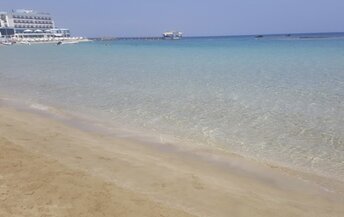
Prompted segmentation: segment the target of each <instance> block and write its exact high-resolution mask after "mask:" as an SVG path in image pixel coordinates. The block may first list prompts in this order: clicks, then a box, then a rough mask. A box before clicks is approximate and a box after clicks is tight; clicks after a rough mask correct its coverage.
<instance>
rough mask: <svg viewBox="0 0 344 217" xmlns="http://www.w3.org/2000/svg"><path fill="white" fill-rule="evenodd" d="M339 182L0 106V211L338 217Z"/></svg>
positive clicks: (343, 200) (341, 209)
mask: <svg viewBox="0 0 344 217" xmlns="http://www.w3.org/2000/svg"><path fill="white" fill-rule="evenodd" d="M309 180H312V181H309ZM313 181H314V182H313ZM343 186H344V185H343V183H341V182H340V181H333V180H327V179H325V178H320V177H313V176H312V175H307V174H301V173H298V172H295V171H294V172H293V171H288V170H286V169H281V168H278V167H273V166H269V165H264V164H259V163H256V162H253V161H252V162H251V161H249V160H246V159H242V158H241V157H239V156H235V155H230V154H227V153H221V152H220V151H215V150H213V151H212V150H205V149H201V148H200V149H192V150H189V151H188V150H181V149H179V148H178V147H177V146H176V147H174V146H173V145H170V144H143V143H139V142H136V141H134V140H131V139H126V138H115V137H113V136H109V135H106V134H101V133H96V132H91V131H86V130H81V129H78V128H75V127H72V126H70V125H68V124H66V123H64V122H62V121H59V120H56V119H53V118H50V117H49V116H47V115H41V114H38V113H34V112H29V111H23V110H20V109H16V108H12V107H9V106H7V105H6V106H5V105H2V106H1V105H0V216H1V217H10V216H70V217H76V216H171V217H172V216H174V217H177V216H214V217H225V216H237V217H246V216H247V217H255V216H257V217H258V216H261V217H269V216H271V217H272V216H273V217H278V216H285V217H287V216H292V217H296V216H300V217H301V216H302V217H303V216H310V217H316V216H319V217H340V216H343V215H344V206H343V204H344V196H343V195H344V187H343Z"/></svg>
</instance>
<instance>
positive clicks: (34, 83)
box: [0, 36, 344, 180]
mask: <svg viewBox="0 0 344 217" xmlns="http://www.w3.org/2000/svg"><path fill="white" fill-rule="evenodd" d="M0 66H1V67H0V91H1V93H2V94H4V95H6V96H13V97H16V98H19V99H24V100H27V101H31V102H37V103H43V104H48V105H52V106H57V107H60V108H64V109H66V110H67V111H68V110H70V111H73V112H78V111H80V112H83V113H89V114H92V115H94V116H95V117H99V118H105V119H106V120H107V121H110V122H112V123H113V124H114V125H117V126H121V127H123V128H127V129H135V130H142V131H144V132H146V133H147V132H148V133H150V134H151V135H152V136H157V137H162V136H163V137H164V136H166V137H168V138H174V139H175V140H176V141H178V143H180V144H185V145H187V144H189V143H192V144H196V145H206V146H214V147H220V148H223V149H226V150H228V151H230V152H234V153H238V154H241V155H243V156H247V157H251V158H255V159H258V160H263V161H269V162H275V163H278V164H281V165H284V166H289V167H292V168H298V169H302V170H306V171H309V172H313V173H317V174H321V175H325V176H330V177H334V178H337V179H340V180H344V39H343V38H340V37H339V38H308V37H306V38H296V37H277V36H276V37H269V38H263V39H259V40H257V39H255V38H253V37H218V38H192V39H183V40H180V41H134V40H133V41H112V42H92V43H84V44H78V45H65V46H56V45H32V46H26V45H21V46H20V45H17V46H10V47H4V46H3V47H0Z"/></svg>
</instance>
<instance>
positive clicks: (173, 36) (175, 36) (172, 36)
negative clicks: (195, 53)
mask: <svg viewBox="0 0 344 217" xmlns="http://www.w3.org/2000/svg"><path fill="white" fill-rule="evenodd" d="M162 36H163V39H168V40H179V39H181V38H182V37H183V33H182V32H176V31H170V32H164V33H163V34H162Z"/></svg>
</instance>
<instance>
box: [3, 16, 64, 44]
mask: <svg viewBox="0 0 344 217" xmlns="http://www.w3.org/2000/svg"><path fill="white" fill-rule="evenodd" d="M0 36H1V37H5V38H19V39H20V38H22V39H23V38H55V37H70V31H69V30H68V29H60V28H56V27H55V22H54V20H53V18H52V16H51V15H50V14H49V13H41V12H36V11H33V10H13V11H11V12H0Z"/></svg>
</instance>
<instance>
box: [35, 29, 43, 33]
mask: <svg viewBox="0 0 344 217" xmlns="http://www.w3.org/2000/svg"><path fill="white" fill-rule="evenodd" d="M35 32H37V33H41V32H43V31H42V30H40V29H36V30H35Z"/></svg>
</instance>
